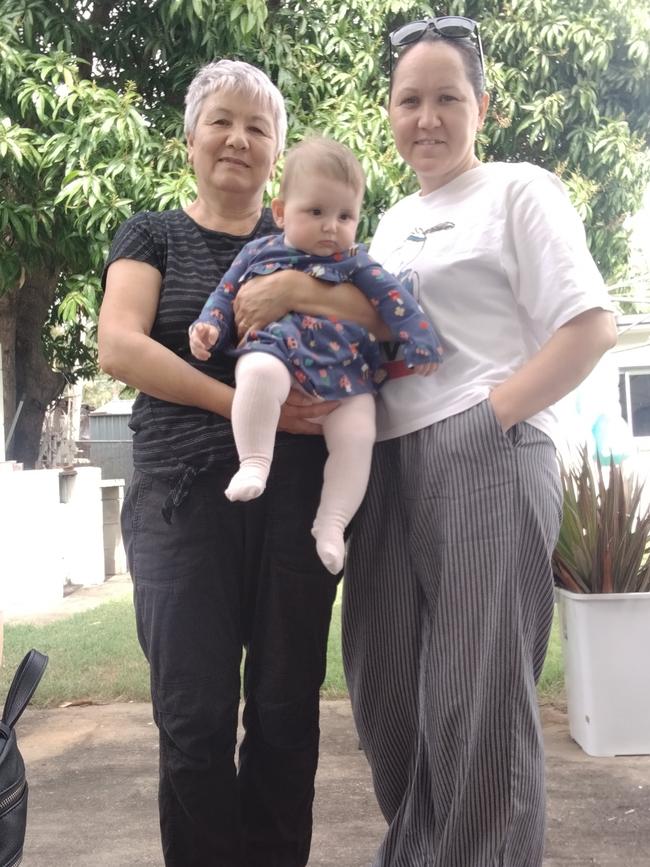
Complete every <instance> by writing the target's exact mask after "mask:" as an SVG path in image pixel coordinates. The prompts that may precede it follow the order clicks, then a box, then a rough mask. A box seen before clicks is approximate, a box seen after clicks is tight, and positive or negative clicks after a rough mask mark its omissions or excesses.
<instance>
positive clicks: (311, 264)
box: [196, 235, 442, 400]
mask: <svg viewBox="0 0 650 867" xmlns="http://www.w3.org/2000/svg"><path fill="white" fill-rule="evenodd" d="M293 268H295V269H298V270H300V271H304V272H305V273H306V274H309V275H311V276H312V277H316V278H318V279H319V280H324V281H326V282H328V283H353V284H354V285H355V286H357V288H358V289H360V290H361V291H362V292H363V293H364V295H365V296H366V297H367V298H368V299H369V300H370V302H371V303H372V304H373V306H374V307H376V309H377V312H378V314H379V316H380V317H381V318H382V320H383V321H384V322H385V323H386V325H387V326H388V327H389V328H390V329H391V332H392V337H393V340H395V341H398V342H400V343H402V344H403V345H404V358H405V361H406V363H407V365H409V366H410V367H412V366H414V365H416V364H428V363H431V362H439V361H441V360H442V359H441V354H442V348H441V344H440V340H439V339H438V336H437V334H436V332H435V330H434V328H433V326H432V325H431V323H430V322H429V320H428V319H427V317H426V316H425V314H424V313H423V312H422V309H421V308H420V306H419V305H418V303H417V302H416V300H415V299H414V298H413V296H412V295H411V294H410V293H409V291H408V290H407V289H406V288H405V287H404V286H403V285H402V284H401V283H400V282H399V280H397V278H396V277H394V276H393V275H392V274H390V273H389V272H388V271H385V270H384V269H383V268H382V267H381V266H380V265H379V264H378V263H377V262H376V261H375V260H374V259H371V257H370V256H369V255H368V253H367V252H366V250H365V248H364V247H363V246H362V245H360V244H355V245H354V246H353V247H351V248H350V249H349V250H345V251H344V252H342V253H335V254H333V255H332V256H312V255H310V254H307V253H303V252H302V251H301V250H296V249H295V248H293V247H290V246H288V245H287V244H286V243H285V240H284V236H283V235H279V236H278V235H270V236H268V237H264V238H259V239H257V240H255V241H251V243H249V244H247V245H246V246H245V247H244V248H243V249H242V251H241V253H240V254H239V256H237V258H236V259H235V261H234V262H233V263H232V266H231V267H230V268H229V270H228V271H227V272H226V274H224V277H223V279H222V281H221V282H220V283H219V285H218V286H217V288H216V289H215V290H214V292H212V294H211V295H210V297H209V298H208V300H207V302H206V304H205V306H204V307H203V310H202V311H201V315H200V316H199V318H198V319H197V320H196V322H207V323H209V324H211V325H216V326H217V327H218V328H219V339H218V340H217V343H216V344H215V346H214V347H213V351H226V352H228V353H230V354H234V355H241V354H243V353H246V352H268V353H270V354H272V355H275V356H276V357H277V358H279V359H280V361H282V362H283V363H284V364H285V365H286V367H287V369H288V370H289V372H290V373H291V374H292V376H293V377H294V378H295V379H296V381H297V382H298V383H299V384H300V385H301V386H302V388H304V389H305V391H307V392H308V393H309V394H312V395H314V396H317V397H321V398H324V399H326V400H333V399H339V398H343V397H347V396H349V395H353V394H367V393H373V392H374V391H375V390H376V389H377V387H378V385H380V384H381V382H382V381H383V380H384V379H385V376H386V374H385V372H384V371H383V369H382V367H381V364H382V360H381V357H380V353H379V345H378V343H377V340H376V338H375V337H374V335H372V334H370V333H369V332H368V331H366V330H365V329H364V328H363V327H362V326H360V325H358V324H356V323H355V322H350V321H348V320H338V319H335V318H327V317H319V316H309V315H306V314H303V313H294V312H292V313H288V314H287V315H286V316H284V317H283V318H282V319H280V320H278V321H277V322H271V323H269V324H268V325H267V326H266V327H265V328H264V329H263V330H261V331H250V332H249V333H248V334H247V335H246V338H245V339H244V341H243V343H241V344H240V345H239V346H237V345H236V344H237V337H236V334H235V323H234V313H233V301H234V299H235V296H236V295H237V291H238V290H239V288H240V287H241V286H242V285H243V284H244V283H245V282H246V281H247V280H250V279H251V278H252V277H255V276H258V275H261V274H271V273H273V272H274V271H278V270H285V269H293Z"/></svg>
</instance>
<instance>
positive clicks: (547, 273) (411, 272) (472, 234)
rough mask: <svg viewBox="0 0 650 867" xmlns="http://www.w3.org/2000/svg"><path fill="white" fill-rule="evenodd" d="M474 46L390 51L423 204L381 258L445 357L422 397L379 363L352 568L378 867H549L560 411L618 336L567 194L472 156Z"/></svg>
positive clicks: (351, 611)
mask: <svg viewBox="0 0 650 867" xmlns="http://www.w3.org/2000/svg"><path fill="white" fill-rule="evenodd" d="M477 31H478V28H477V26H476V24H475V22H473V21H470V20H468V19H462V18H450V17H448V16H447V17H445V18H441V19H426V20H424V21H416V22H410V23H409V24H407V25H405V26H404V27H403V28H400V30H399V31H396V32H395V33H394V34H393V35H392V42H393V46H394V47H395V48H401V54H399V56H398V58H397V63H396V66H395V69H394V71H393V76H392V81H391V92H390V104H389V117H390V122H391V128H392V131H393V135H394V137H395V142H396V145H397V149H398V151H399V153H400V155H401V156H402V158H403V159H404V160H405V161H406V163H408V165H409V166H410V167H411V168H412V169H413V171H414V172H415V174H416V176H417V178H418V181H419V183H420V191H419V192H418V193H416V194H414V195H412V196H409V197H407V198H406V199H404V200H403V201H401V202H399V203H398V204H397V205H395V206H394V207H393V208H392V209H391V210H390V211H388V212H387V213H386V214H385V215H384V217H383V218H382V220H381V222H380V224H379V227H378V230H377V233H376V235H375V238H374V240H373V244H372V246H371V250H370V252H371V253H372V254H373V255H374V256H375V258H377V259H379V260H380V261H381V262H382V264H383V265H384V267H386V268H387V269H388V270H389V271H393V273H395V274H399V275H400V276H402V277H404V278H408V280H409V285H412V286H414V287H415V289H416V293H417V295H418V300H419V301H420V304H421V305H422V306H423V308H424V309H425V311H426V312H427V313H428V314H429V316H430V318H431V320H432V322H433V323H434V324H435V325H436V326H437V328H438V330H439V332H440V334H441V336H442V340H443V343H444V344H445V348H446V353H445V364H444V365H442V367H441V368H440V370H439V371H438V372H437V373H436V374H435V375H434V376H432V377H429V378H427V379H421V378H419V377H415V376H413V377H411V376H404V372H405V371H404V366H403V365H402V364H400V361H399V358H398V359H397V360H396V362H394V363H393V365H392V366H391V365H389V366H388V369H389V371H391V372H393V371H394V372H395V373H396V376H395V378H394V379H391V380H389V381H388V383H387V384H386V385H385V386H384V388H383V389H382V392H381V393H380V402H379V408H378V428H379V431H378V433H379V439H380V440H381V442H380V443H379V444H378V445H377V447H376V449H375V455H374V462H373V470H372V474H371V481H370V486H369V489H368V493H367V495H366V499H365V502H364V504H363V506H362V507H361V509H360V511H359V513H358V515H357V517H356V519H355V522H354V524H353V530H352V539H351V549H350V555H349V559H348V563H347V565H346V580H345V596H344V653H345V662H346V671H347V675H348V681H349V686H350V693H351V697H352V703H353V708H354V713H355V718H356V721H357V725H358V728H359V732H360V735H361V739H362V742H363V745H364V747H365V750H366V753H367V755H368V758H369V761H370V764H371V766H372V771H373V779H374V784H375V791H376V794H377V798H378V800H379V804H380V806H381V808H382V811H383V813H384V815H385V817H386V820H387V822H388V824H389V827H388V831H387V834H386V836H385V838H384V841H383V844H382V846H381V849H380V852H379V854H378V856H377V859H376V861H375V862H374V863H375V867H389V865H390V867H425V865H426V867H429V865H434V864H435V865H440V867H540V865H541V864H542V853H543V845H544V763H543V748H542V738H541V729H540V721H539V713H538V708H537V700H536V693H535V683H536V680H537V678H538V677H539V674H540V672H541V669H542V664H543V660H544V655H545V652H546V646H547V641H548V636H549V630H550V626H551V621H552V616H553V578H552V572H551V565H550V558H551V553H552V551H553V547H554V544H555V540H556V537H557V532H558V527H559V520H560V513H561V492H560V485H559V479H558V471H557V465H556V457H555V448H554V445H553V436H554V435H555V433H556V429H555V428H556V426H555V419H554V414H553V411H552V409H551V408H550V407H551V405H552V404H553V403H554V402H555V401H557V400H558V399H559V398H561V397H562V396H563V395H565V394H566V393H567V392H569V391H570V390H571V389H572V388H574V387H575V386H576V385H577V384H578V383H579V382H580V381H581V380H582V379H583V378H584V377H585V376H586V375H587V373H588V372H589V371H590V370H591V368H592V367H593V366H594V364H595V363H596V361H597V360H598V358H599V357H600V356H601V354H602V353H603V352H604V351H605V350H606V349H608V348H609V347H611V346H612V345H613V343H614V342H615V339H616V330H615V326H614V321H613V317H612V315H611V313H610V312H608V309H609V306H610V305H609V302H608V299H607V295H606V292H605V291H604V287H603V284H602V280H601V278H600V276H599V274H598V272H597V270H596V267H595V265H594V263H593V261H592V259H591V257H590V256H589V253H588V250H587V246H586V243H585V237H584V231H583V228H582V226H581V225H580V222H579V220H578V217H577V215H576V213H575V211H574V210H573V208H572V207H571V205H570V203H569V200H568V197H567V196H566V192H565V191H564V189H563V188H562V185H561V183H560V182H559V181H558V179H557V178H556V177H554V176H553V175H551V174H549V173H548V172H545V171H543V170H541V169H538V168H536V167H534V166H532V165H529V164H503V163H487V164H482V163H481V162H480V161H479V160H478V158H477V157H476V154H475V138H476V133H477V131H478V130H479V129H480V128H481V126H482V124H483V121H484V118H485V115H486V112H487V108H488V102H489V100H488V95H487V93H486V92H485V85H484V79H483V68H482V52H481V50H480V42H479V41H478V38H477V36H478V33H477ZM269 279H270V278H269ZM269 291H270V284H267V286H266V287H264V289H263V291H262V292H261V294H259V295H255V294H254V291H253V289H250V288H249V289H247V290H244V291H243V292H242V293H240V295H239V297H238V303H239V309H240V314H241V315H244V316H246V317H247V318H248V319H249V320H250V319H253V320H259V319H262V320H263V319H265V318H266V316H267V315H268V314H267V313H265V310H264V305H265V297H266V295H268V293H269ZM292 292H293V290H287V291H286V297H285V298H284V303H285V304H286V306H287V307H288V308H291V307H296V306H297V305H302V307H301V309H310V310H312V312H317V313H327V312H328V310H327V309H326V307H325V304H326V302H324V300H323V298H322V294H321V297H320V298H319V296H318V294H317V293H310V290H309V286H308V285H305V286H303V287H302V288H301V290H300V293H295V292H293V294H292ZM278 294H280V293H277V292H276V296H277V295H278ZM273 303H274V305H275V308H274V309H273V313H272V315H273V318H275V316H277V315H278V312H281V309H280V310H278V305H280V303H281V302H280V300H279V299H278V297H276V298H275V299H274V302H273Z"/></svg>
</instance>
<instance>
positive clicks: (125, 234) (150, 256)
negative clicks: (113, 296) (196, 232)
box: [102, 211, 167, 289]
mask: <svg viewBox="0 0 650 867" xmlns="http://www.w3.org/2000/svg"><path fill="white" fill-rule="evenodd" d="M118 259H133V260H134V261H136V262H146V263H147V265H151V266H152V267H153V268H156V269H157V270H158V271H160V273H161V274H163V275H164V273H165V269H166V263H167V249H166V246H165V242H164V237H163V236H162V235H161V233H158V232H156V231H155V226H154V222H153V219H152V214H150V213H149V212H148V211H145V212H143V213H140V214H135V216H133V217H130V218H129V219H128V220H126V222H124V223H122V225H121V226H120V228H119V229H118V230H117V232H116V233H115V237H114V238H113V243H112V244H111V249H110V251H109V253H108V258H107V259H106V264H105V265H104V271H103V273H102V289H105V288H106V272H107V271H108V268H109V266H110V265H112V264H113V262H115V261H117V260H118Z"/></svg>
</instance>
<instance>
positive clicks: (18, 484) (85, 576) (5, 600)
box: [0, 464, 104, 614]
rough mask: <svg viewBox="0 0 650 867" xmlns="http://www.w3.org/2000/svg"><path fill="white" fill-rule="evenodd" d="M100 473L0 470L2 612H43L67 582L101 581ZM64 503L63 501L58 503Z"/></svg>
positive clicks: (92, 470) (86, 470)
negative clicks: (68, 473)
mask: <svg viewBox="0 0 650 867" xmlns="http://www.w3.org/2000/svg"><path fill="white" fill-rule="evenodd" d="M100 484H101V470H100V469H99V468H98V467H79V468H77V470H76V472H75V473H74V474H72V475H70V476H66V474H64V473H61V471H60V470H21V471H15V470H12V466H11V464H4V465H0V609H1V608H3V607H4V611H5V613H7V614H14V613H21V612H25V611H44V610H47V609H48V608H49V607H50V606H51V604H52V603H53V602H56V601H58V600H60V599H61V598H62V597H63V591H64V586H65V584H66V583H72V584H85V585H87V584H101V583H102V582H103V581H104V541H103V518H102V498H101V487H100ZM62 499H63V500H65V501H66V502H62Z"/></svg>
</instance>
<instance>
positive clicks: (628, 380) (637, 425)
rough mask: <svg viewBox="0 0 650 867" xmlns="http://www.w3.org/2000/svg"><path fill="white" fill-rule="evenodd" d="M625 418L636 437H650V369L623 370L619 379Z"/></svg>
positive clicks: (622, 409)
mask: <svg viewBox="0 0 650 867" xmlns="http://www.w3.org/2000/svg"><path fill="white" fill-rule="evenodd" d="M618 391H619V397H620V401H621V411H622V413H623V418H624V419H625V420H626V421H627V423H628V424H629V425H630V427H631V428H632V433H633V435H634V436H635V437H650V369H644V368H635V369H634V370H626V371H623V372H622V373H621V374H620V376H619V380H618Z"/></svg>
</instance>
